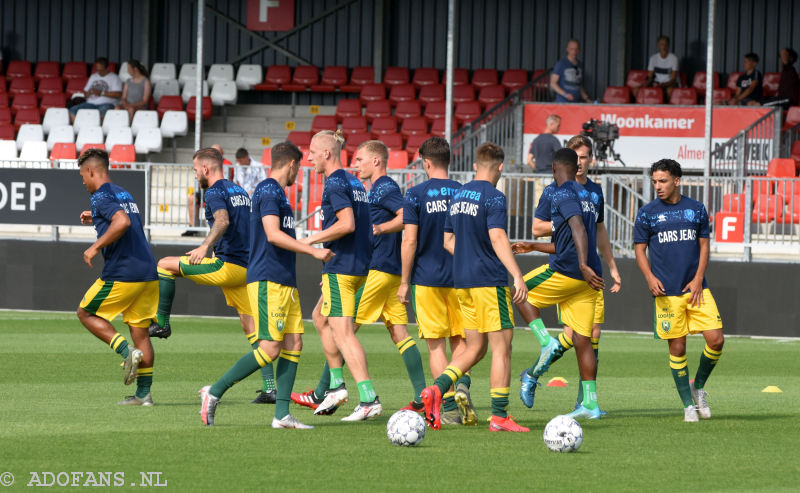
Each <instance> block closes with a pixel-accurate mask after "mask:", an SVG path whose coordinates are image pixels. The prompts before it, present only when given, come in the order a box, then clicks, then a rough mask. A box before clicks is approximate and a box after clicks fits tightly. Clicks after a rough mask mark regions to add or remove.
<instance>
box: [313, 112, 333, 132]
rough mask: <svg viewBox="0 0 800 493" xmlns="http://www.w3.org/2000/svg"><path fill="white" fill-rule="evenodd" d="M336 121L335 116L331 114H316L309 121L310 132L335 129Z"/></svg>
mask: <svg viewBox="0 0 800 493" xmlns="http://www.w3.org/2000/svg"><path fill="white" fill-rule="evenodd" d="M336 128H337V122H336V117H335V116H333V115H317V116H315V117H314V120H312V121H311V133H312V134H316V133H317V132H319V131H321V130H333V131H336Z"/></svg>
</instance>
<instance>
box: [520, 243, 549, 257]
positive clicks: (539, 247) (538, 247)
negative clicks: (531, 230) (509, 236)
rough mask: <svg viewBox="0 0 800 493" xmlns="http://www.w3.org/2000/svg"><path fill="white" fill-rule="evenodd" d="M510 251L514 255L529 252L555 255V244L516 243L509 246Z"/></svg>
mask: <svg viewBox="0 0 800 493" xmlns="http://www.w3.org/2000/svg"><path fill="white" fill-rule="evenodd" d="M511 251H512V252H513V253H514V254H515V255H519V254H521V253H530V252H542V253H556V245H555V243H551V242H547V243H544V242H541V241H518V242H516V243H514V244H512V245H511Z"/></svg>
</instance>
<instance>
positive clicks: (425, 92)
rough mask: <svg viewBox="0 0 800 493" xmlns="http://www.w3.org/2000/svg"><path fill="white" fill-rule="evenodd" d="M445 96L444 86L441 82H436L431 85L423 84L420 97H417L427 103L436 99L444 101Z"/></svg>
mask: <svg viewBox="0 0 800 493" xmlns="http://www.w3.org/2000/svg"><path fill="white" fill-rule="evenodd" d="M444 98H445V89H444V86H443V85H441V84H435V85H430V86H423V87H422V88H421V89H420V90H419V97H418V98H417V99H419V100H420V102H421V103H422V104H426V105H427V104H430V103H433V102H436V101H444Z"/></svg>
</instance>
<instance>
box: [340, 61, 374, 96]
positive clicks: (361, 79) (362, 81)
mask: <svg viewBox="0 0 800 493" xmlns="http://www.w3.org/2000/svg"><path fill="white" fill-rule="evenodd" d="M374 83H375V68H374V67H355V68H353V73H352V74H350V83H349V84H347V85H346V86H342V91H344V92H361V88H362V87H363V86H365V85H367V84H374Z"/></svg>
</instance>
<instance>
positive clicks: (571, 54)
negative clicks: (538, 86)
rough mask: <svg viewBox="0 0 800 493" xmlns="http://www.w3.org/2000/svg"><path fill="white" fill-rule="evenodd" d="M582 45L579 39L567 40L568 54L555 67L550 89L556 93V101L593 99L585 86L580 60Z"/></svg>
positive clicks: (568, 101)
mask: <svg viewBox="0 0 800 493" xmlns="http://www.w3.org/2000/svg"><path fill="white" fill-rule="evenodd" d="M580 51H581V45H580V43H578V40H577V39H570V40H569V42H567V56H566V58H562V59H561V60H559V61H558V63H556V65H555V67H553V73H552V74H551V75H550V89H551V90H552V91H553V92H555V93H556V103H579V102H581V101H584V102H586V103H591V102H592V100H591V99H590V98H589V95H588V94H586V90H584V88H583V62H582V61H580V60H578V53H580Z"/></svg>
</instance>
